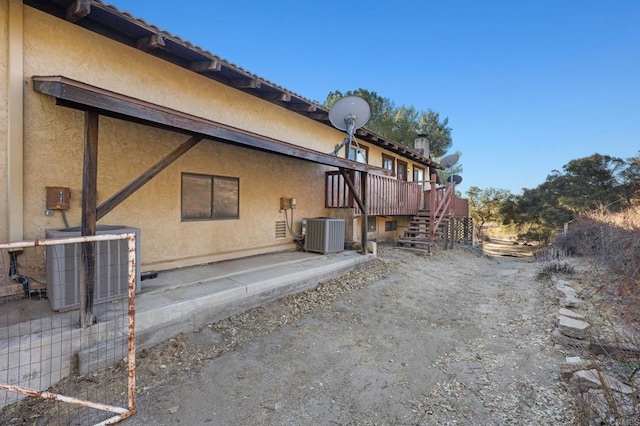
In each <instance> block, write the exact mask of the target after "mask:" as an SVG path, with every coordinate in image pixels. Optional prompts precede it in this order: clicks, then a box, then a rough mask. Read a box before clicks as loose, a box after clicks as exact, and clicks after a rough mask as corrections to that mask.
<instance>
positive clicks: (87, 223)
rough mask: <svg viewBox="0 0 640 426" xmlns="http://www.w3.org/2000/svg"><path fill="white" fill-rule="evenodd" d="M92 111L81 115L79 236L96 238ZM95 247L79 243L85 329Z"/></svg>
mask: <svg viewBox="0 0 640 426" xmlns="http://www.w3.org/2000/svg"><path fill="white" fill-rule="evenodd" d="M99 117H100V116H99V115H98V112H97V111H96V110H93V109H90V110H87V111H85V115H84V158H83V171H82V226H81V228H82V236H91V235H96V200H97V198H98V197H97V193H98V121H99ZM94 248H95V243H94V242H91V243H82V244H81V256H80V264H81V266H82V274H80V292H79V294H80V318H79V325H80V327H81V328H86V327H89V326H91V325H92V324H93V323H94V320H95V316H94V315H93V292H94V284H95V273H94V271H95V266H96V259H95V250H94Z"/></svg>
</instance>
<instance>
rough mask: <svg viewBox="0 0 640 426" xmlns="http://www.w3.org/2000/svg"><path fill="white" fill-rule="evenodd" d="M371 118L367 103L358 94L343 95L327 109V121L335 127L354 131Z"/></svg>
mask: <svg viewBox="0 0 640 426" xmlns="http://www.w3.org/2000/svg"><path fill="white" fill-rule="evenodd" d="M369 118H371V107H370V106H369V103H368V102H367V101H365V100H364V99H363V98H361V97H360V96H345V97H344V98H341V99H339V100H338V101H337V102H336V103H335V104H333V106H332V107H331V110H329V121H331V124H333V126H334V127H335V128H336V129H339V130H345V131H347V132H349V131H352V132H353V131H355V130H356V129H359V128H360V127H362V126H364V125H365V124H367V121H369Z"/></svg>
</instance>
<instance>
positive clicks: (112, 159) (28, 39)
mask: <svg viewBox="0 0 640 426" xmlns="http://www.w3.org/2000/svg"><path fill="white" fill-rule="evenodd" d="M1 10H2V9H0V13H3V12H1ZM0 17H1V15H0ZM24 38H25V43H24V57H25V60H24V74H25V80H26V81H27V82H28V86H27V87H26V88H25V99H24V110H25V126H24V127H25V130H24V131H25V133H24V144H25V145H24V146H25V149H24V152H25V157H24V164H25V172H24V174H25V184H24V206H25V208H24V212H25V213H24V234H25V238H28V239H31V238H42V237H44V234H45V229H48V228H61V227H63V226H64V225H63V221H62V216H61V213H60V212H55V215H54V216H53V217H49V216H45V215H44V210H45V207H46V205H45V201H46V198H45V187H46V186H62V187H70V188H71V206H70V209H69V210H68V211H67V218H68V221H69V224H70V225H71V226H77V225H79V223H80V219H81V199H80V197H81V186H82V157H83V139H84V135H83V127H84V114H83V113H82V112H80V111H76V110H72V109H69V108H65V107H60V106H56V105H55V100H54V99H53V98H52V97H49V96H46V95H42V94H39V93H36V92H35V91H34V90H33V89H32V87H31V81H30V78H31V77H33V76H38V75H40V76H43V75H63V76H65V77H68V78H71V79H76V80H79V81H82V82H84V83H88V84H91V85H95V86H98V87H101V88H104V89H108V90H112V91H114V92H117V93H122V94H125V95H128V96H132V97H134V98H139V99H143V100H145V101H148V102H152V103H155V104H159V105H163V106H167V107H169V108H173V109H176V110H179V111H184V112H187V113H190V114H193V115H196V116H201V117H204V118H207V119H210V120H213V121H217V122H220V123H224V124H227V125H231V126H234V127H238V128H241V129H244V130H249V131H251V132H253V133H256V134H259V135H264V136H268V137H271V138H274V139H278V140H282V141H285V142H289V143H293V144H297V145H302V146H306V147H309V148H313V149H316V150H318V151H321V152H331V151H332V150H333V147H334V146H335V145H336V144H337V143H339V142H341V141H342V139H343V138H344V133H343V132H341V131H338V130H335V129H332V128H331V127H329V126H326V125H323V124H320V123H318V122H315V121H313V120H310V119H307V118H304V117H303V116H301V115H299V114H296V113H293V112H291V111H288V110H286V109H284V108H281V107H278V106H276V105H274V104H271V103H268V102H265V101H262V100H260V99H258V98H256V97H253V96H250V95H247V94H244V93H242V92H240V91H237V90H234V89H231V88H229V87H227V86H224V85H222V84H219V83H217V82H215V81H212V80H210V79H207V78H204V77H201V76H199V75H197V74H195V73H192V72H189V71H187V70H185V69H183V68H180V67H177V66H175V65H173V64H170V63H167V62H164V61H162V60H160V59H157V58H154V57H152V56H150V55H147V54H145V53H143V52H141V51H139V50H136V49H133V48H129V47H127V46H123V45H121V44H118V43H116V42H114V41H112V40H109V39H106V38H104V37H101V36H99V35H96V34H93V33H91V32H89V31H86V30H84V29H82V28H80V27H78V26H77V25H74V24H71V23H69V22H66V21H64V20H60V19H56V18H53V17H52V16H50V15H47V14H44V13H42V12H40V11H37V10H34V9H31V8H29V7H25V9H24ZM4 45H6V41H5V43H4ZM4 50H6V49H4ZM0 54H4V53H1V52H0ZM123 58H126V59H124V60H123ZM0 63H2V62H0ZM1 66H2V65H0V67H1ZM0 70H2V68H0ZM1 96H2V92H0V101H1V100H2V98H1ZM5 109H6V108H5ZM1 119H2V117H1V116H0V120H1ZM0 124H1V121H0ZM0 131H1V130H0ZM186 139H187V136H185V135H180V134H175V133H172V132H168V131H164V130H159V129H152V128H149V127H145V126H142V125H138V124H133V123H128V122H124V121H121V120H116V119H110V118H107V117H101V118H100V123H99V148H98V159H99V162H98V204H100V203H102V202H104V201H105V200H107V199H108V198H109V197H110V196H112V195H113V194H114V193H115V192H117V191H118V190H120V189H121V188H122V187H124V186H125V185H127V184H128V183H130V182H131V181H132V180H134V179H135V178H136V177H137V176H138V175H140V174H141V173H142V172H144V171H145V170H147V169H148V168H149V167H151V166H152V165H153V164H155V163H156V162H157V161H158V160H160V159H161V158H163V157H164V156H165V155H167V154H168V153H169V152H170V151H172V150H173V149H174V148H176V147H177V146H178V145H179V144H181V143H182V142H184V141H185V140H186ZM382 152H383V150H382V149H381V148H379V147H376V146H369V158H370V162H369V163H370V164H372V165H377V166H380V165H381V164H382ZM341 154H342V153H341ZM2 155H3V154H2V152H0V161H1V160H2ZM394 156H395V155H394ZM395 157H397V156H395ZM407 162H408V163H409V164H411V162H410V161H407ZM330 169H331V168H328V167H325V166H321V165H317V164H314V163H310V162H304V161H301V160H296V159H292V158H288V157H283V156H277V155H274V154H267V153H263V152H259V151H255V150H249V149H245V148H240V147H236V146H233V145H229V144H223V143H218V142H212V141H208V140H204V141H202V142H200V143H199V144H198V145H196V146H195V147H194V148H192V149H191V150H190V151H189V152H187V153H186V154H185V155H184V156H182V157H181V158H180V159H179V160H177V161H176V162H175V163H173V164H172V165H171V166H169V167H168V168H167V169H165V170H164V171H162V172H161V173H160V174H159V175H158V176H156V177H155V178H154V179H153V180H152V181H151V182H149V183H148V184H146V185H145V186H144V187H142V188H141V189H140V190H138V191H137V192H136V193H135V194H133V195H132V196H131V197H130V198H129V199H127V200H126V201H125V202H124V203H122V204H120V205H119V206H117V207H116V208H115V209H114V210H113V211H111V212H110V213H109V214H107V215H106V216H105V217H104V218H103V219H101V220H100V222H99V224H120V225H129V226H134V227H139V228H141V230H142V259H141V264H142V269H143V270H149V269H156V270H162V269H167V268H174V267H182V266H188V265H193V264H200V263H206V262H210V261H215V260H222V259H229V258H234V257H242V256H246V255H253V254H260V253H266V252H269V251H278V250H283V249H288V248H293V247H295V245H294V244H293V239H292V237H291V235H290V234H289V233H287V238H286V239H284V240H282V239H276V235H275V227H276V222H278V221H283V220H285V217H284V215H283V214H282V213H280V211H279V198H280V197H283V196H286V197H293V198H296V199H297V209H296V210H295V211H294V230H295V231H299V230H300V222H301V220H302V218H304V217H318V216H335V214H336V213H337V212H335V210H330V209H325V208H324V172H325V171H326V170H330ZM3 172H6V166H4V167H2V169H1V171H0V173H3ZM183 172H188V173H201V174H207V175H218V176H230V177H237V178H239V180H240V218H239V219H237V220H223V221H198V222H182V221H181V217H180V201H181V198H180V196H181V192H180V191H181V173H183ZM409 177H410V178H411V173H409ZM0 196H2V194H1V193H0ZM347 219H348V218H347ZM5 222H6V221H5ZM353 225H354V226H352V227H351V229H352V232H353V233H358V232H359V231H357V232H356V231H354V229H355V230H359V225H356V224H353ZM378 229H380V226H379V227H378ZM382 229H383V230H384V223H383V222H382ZM0 231H1V228H0Z"/></svg>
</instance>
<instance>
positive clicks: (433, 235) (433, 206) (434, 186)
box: [429, 173, 438, 242]
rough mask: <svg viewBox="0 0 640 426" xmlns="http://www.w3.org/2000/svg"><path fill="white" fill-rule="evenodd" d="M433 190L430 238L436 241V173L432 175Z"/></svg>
mask: <svg viewBox="0 0 640 426" xmlns="http://www.w3.org/2000/svg"><path fill="white" fill-rule="evenodd" d="M430 184H431V190H430V191H429V203H430V206H429V238H430V239H431V241H432V242H436V239H437V238H436V229H435V223H436V207H437V206H438V198H437V194H436V175H435V173H434V174H432V175H431V180H430Z"/></svg>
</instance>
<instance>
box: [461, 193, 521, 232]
mask: <svg viewBox="0 0 640 426" xmlns="http://www.w3.org/2000/svg"><path fill="white" fill-rule="evenodd" d="M467 198H468V200H469V211H470V213H469V214H470V216H471V218H472V219H473V221H474V222H475V224H476V225H477V227H478V230H479V231H480V235H481V236H482V234H483V231H482V229H483V227H484V225H485V224H486V223H487V222H491V221H502V215H503V206H504V205H505V203H507V202H508V201H509V200H511V199H512V198H513V194H511V193H510V192H509V191H508V190H506V189H498V188H487V189H480V188H478V187H477V186H472V187H470V188H469V189H468V190H467Z"/></svg>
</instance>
